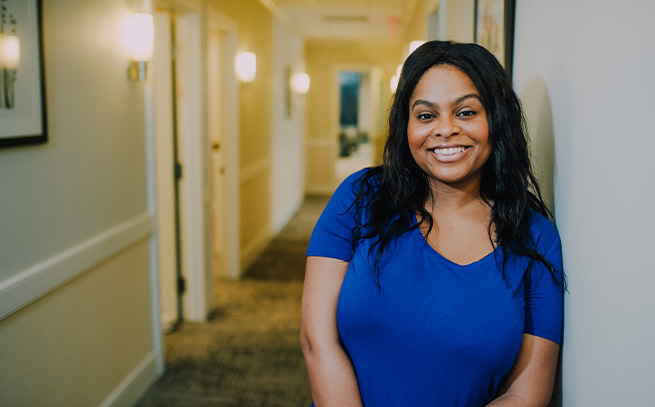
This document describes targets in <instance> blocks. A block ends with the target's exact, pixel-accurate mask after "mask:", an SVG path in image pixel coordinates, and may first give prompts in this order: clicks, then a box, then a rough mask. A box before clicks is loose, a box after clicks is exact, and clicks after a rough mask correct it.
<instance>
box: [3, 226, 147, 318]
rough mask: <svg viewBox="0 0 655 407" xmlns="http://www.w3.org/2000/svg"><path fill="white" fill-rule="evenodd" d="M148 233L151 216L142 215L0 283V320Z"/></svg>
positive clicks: (140, 239)
mask: <svg viewBox="0 0 655 407" xmlns="http://www.w3.org/2000/svg"><path fill="white" fill-rule="evenodd" d="M150 233H151V216H150V214H148V213H144V214H141V215H139V216H137V217H135V218H132V219H130V220H128V221H126V222H123V223H121V224H119V225H116V226H114V227H112V228H110V229H108V230H106V231H104V232H102V233H100V234H98V235H96V236H93V237H91V238H90V239H87V240H86V241H84V242H82V243H80V244H78V245H76V246H73V247H71V248H69V249H67V250H65V251H63V252H61V253H58V254H57V255H55V256H53V257H51V258H49V259H47V260H45V261H43V262H41V263H39V264H37V265H36V266H33V267H31V268H29V269H27V270H24V271H22V272H20V273H18V274H17V275H15V276H13V277H10V278H8V279H7V280H4V281H2V282H0V320H2V319H3V318H5V317H7V316H9V315H11V314H13V313H14V312H16V311H18V310H20V309H21V308H23V307H25V306H27V305H29V304H31V303H32V302H34V301H36V300H38V299H39V298H41V297H43V296H44V295H46V294H48V293H49V292H51V291H53V290H55V289H56V288H58V287H60V286H62V285H64V284H65V283H67V282H68V281H70V280H72V279H73V278H75V277H77V276H79V275H81V274H83V273H85V272H87V271H89V270H90V269H92V268H93V266H95V265H97V264H99V263H101V262H103V261H105V260H107V259H109V258H111V257H112V256H115V255H116V254H118V253H120V252H121V251H123V250H125V249H127V248H129V247H132V246H133V245H135V244H137V243H139V242H142V241H143V240H145V239H147V238H148V236H149V235H150Z"/></svg>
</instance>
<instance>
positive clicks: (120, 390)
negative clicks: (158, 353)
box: [100, 352, 157, 407]
mask: <svg viewBox="0 0 655 407" xmlns="http://www.w3.org/2000/svg"><path fill="white" fill-rule="evenodd" d="M155 359H156V357H155V354H154V352H150V353H148V355H146V357H145V358H144V359H143V360H142V361H141V362H139V364H138V365H137V366H136V367H135V368H134V369H133V370H132V371H131V372H130V374H128V375H127V377H125V379H124V380H123V381H122V382H121V383H120V384H119V385H118V387H116V389H114V391H112V392H111V394H110V395H109V397H107V398H106V399H105V401H103V402H102V404H100V407H132V406H134V405H135V404H136V403H137V402H138V401H139V400H140V399H141V397H143V395H144V394H145V392H146V391H148V389H149V388H150V386H151V385H152V384H153V383H154V382H155V380H157V363H156V360H155Z"/></svg>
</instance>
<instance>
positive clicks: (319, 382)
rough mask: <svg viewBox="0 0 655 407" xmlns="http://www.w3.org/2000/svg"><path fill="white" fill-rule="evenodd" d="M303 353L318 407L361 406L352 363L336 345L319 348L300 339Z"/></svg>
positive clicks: (313, 395) (313, 396)
mask: <svg viewBox="0 0 655 407" xmlns="http://www.w3.org/2000/svg"><path fill="white" fill-rule="evenodd" d="M303 354H304V356H305V363H306V365H307V373H308V375H309V382H310V384H311V391H312V398H313V399H314V404H315V405H316V406H317V407H331V406H349V407H351V406H352V407H359V406H363V403H362V398H361V395H360V393H359V386H358V384H357V376H356V375H355V371H354V369H353V366H352V362H351V361H350V358H349V357H348V355H347V354H346V353H345V352H344V351H343V349H342V348H341V347H340V346H339V345H333V346H330V347H329V348H327V349H323V350H319V349H316V347H311V346H310V345H309V344H308V343H306V342H305V341H303Z"/></svg>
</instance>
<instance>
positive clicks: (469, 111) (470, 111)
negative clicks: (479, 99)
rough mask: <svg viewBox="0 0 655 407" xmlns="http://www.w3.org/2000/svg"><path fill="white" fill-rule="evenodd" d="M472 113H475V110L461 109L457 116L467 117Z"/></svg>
mask: <svg viewBox="0 0 655 407" xmlns="http://www.w3.org/2000/svg"><path fill="white" fill-rule="evenodd" d="M474 114H475V111H473V110H462V111H461V112H459V113H458V114H457V115H458V116H463V117H468V116H473V115H474Z"/></svg>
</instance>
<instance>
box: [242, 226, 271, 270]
mask: <svg viewBox="0 0 655 407" xmlns="http://www.w3.org/2000/svg"><path fill="white" fill-rule="evenodd" d="M271 240H273V235H272V234H271V232H270V228H269V227H268V226H266V227H264V228H262V230H261V231H260V232H259V233H258V234H257V235H256V236H255V238H254V239H253V240H252V241H251V242H250V243H249V244H248V246H246V248H245V249H244V250H243V251H242V252H241V273H240V274H241V275H243V272H244V271H245V270H246V269H248V267H250V265H251V264H252V263H253V262H254V261H255V260H257V257H258V256H259V255H260V254H261V253H262V252H263V251H264V249H266V247H267V246H268V245H269V243H271Z"/></svg>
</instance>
